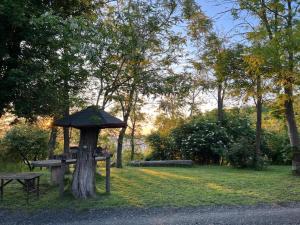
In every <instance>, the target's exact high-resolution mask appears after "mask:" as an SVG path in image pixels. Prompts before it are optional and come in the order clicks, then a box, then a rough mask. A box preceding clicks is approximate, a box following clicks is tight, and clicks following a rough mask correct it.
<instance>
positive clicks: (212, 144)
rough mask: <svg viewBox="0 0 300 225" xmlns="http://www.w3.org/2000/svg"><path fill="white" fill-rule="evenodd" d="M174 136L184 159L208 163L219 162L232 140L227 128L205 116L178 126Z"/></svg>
mask: <svg viewBox="0 0 300 225" xmlns="http://www.w3.org/2000/svg"><path fill="white" fill-rule="evenodd" d="M172 136H173V137H174V140H175V143H176V147H177V148H178V149H179V151H180V152H181V155H182V157H183V158H184V159H192V160H194V161H196V162H199V163H207V164H208V163H218V162H219V160H220V157H222V156H223V153H224V150H225V149H226V146H227V145H228V143H229V142H230V136H229V135H228V133H227V132H226V128H224V127H222V126H220V125H219V124H218V123H216V122H215V121H211V120H207V119H205V118H204V119H203V118H200V119H198V120H192V121H190V122H188V123H186V124H183V125H182V126H179V127H177V128H176V129H174V130H173V132H172Z"/></svg>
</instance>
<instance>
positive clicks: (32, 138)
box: [1, 124, 48, 171]
mask: <svg viewBox="0 0 300 225" xmlns="http://www.w3.org/2000/svg"><path fill="white" fill-rule="evenodd" d="M47 138H48V134H47V132H45V131H44V130H41V129H40V128H38V127H35V126H32V124H31V125H27V124H25V125H23V124H22V125H17V126H15V127H13V128H12V129H11V130H9V131H8V132H7V133H6V135H5V136H4V138H3V141H2V143H1V145H2V147H4V149H5V150H6V152H7V153H6V154H5V156H6V160H9V159H13V161H14V162H16V161H18V160H20V161H23V162H24V164H25V165H26V166H28V169H29V170H30V171H32V170H33V166H32V165H31V163H30V161H31V160H42V159H45V158H46V156H47Z"/></svg>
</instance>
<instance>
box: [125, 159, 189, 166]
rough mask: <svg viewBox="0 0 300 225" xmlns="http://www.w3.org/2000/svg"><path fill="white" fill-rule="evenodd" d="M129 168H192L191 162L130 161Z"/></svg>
mask: <svg viewBox="0 0 300 225" xmlns="http://www.w3.org/2000/svg"><path fill="white" fill-rule="evenodd" d="M129 165H130V166H192V165H193V161H192V160H157V161H131V162H130V163H129Z"/></svg>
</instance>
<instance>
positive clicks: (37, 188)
mask: <svg viewBox="0 0 300 225" xmlns="http://www.w3.org/2000/svg"><path fill="white" fill-rule="evenodd" d="M36 196H37V197H38V198H39V197H40V177H38V178H37V184H36Z"/></svg>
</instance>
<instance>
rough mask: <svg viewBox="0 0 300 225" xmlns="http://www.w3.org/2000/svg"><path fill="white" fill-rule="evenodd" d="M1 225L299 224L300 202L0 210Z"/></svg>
mask: <svg viewBox="0 0 300 225" xmlns="http://www.w3.org/2000/svg"><path fill="white" fill-rule="evenodd" d="M0 224H1V225H12V224H26V225H29V224H32V225H33V224H43V225H46V224H61V225H96V224H97V225H99V224H101V225H127V224H128V225H146V224H147V225H148V224H149V225H177V224H178V225H186V224H189V225H190V224H191V225H194V224H195V225H196V224H199V225H200V224H201V225H217V224H218V225H227V224H228V225H229V224H236V225H243V224H251V225H252V224H253V225H254V224H255V225H263V224H272V225H296V224H299V225H300V203H294V204H286V205H257V206H235V207H229V206H217V207H185V208H148V209H140V208H128V209H127V208H122V209H109V210H100V209H97V210H96V209H94V210H88V211H80V212H76V211H73V210H66V209H65V210H60V211H50V210H43V211H39V212H37V213H35V214H30V213H25V212H16V211H14V212H13V211H9V210H3V209H2V210H1V209H0Z"/></svg>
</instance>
